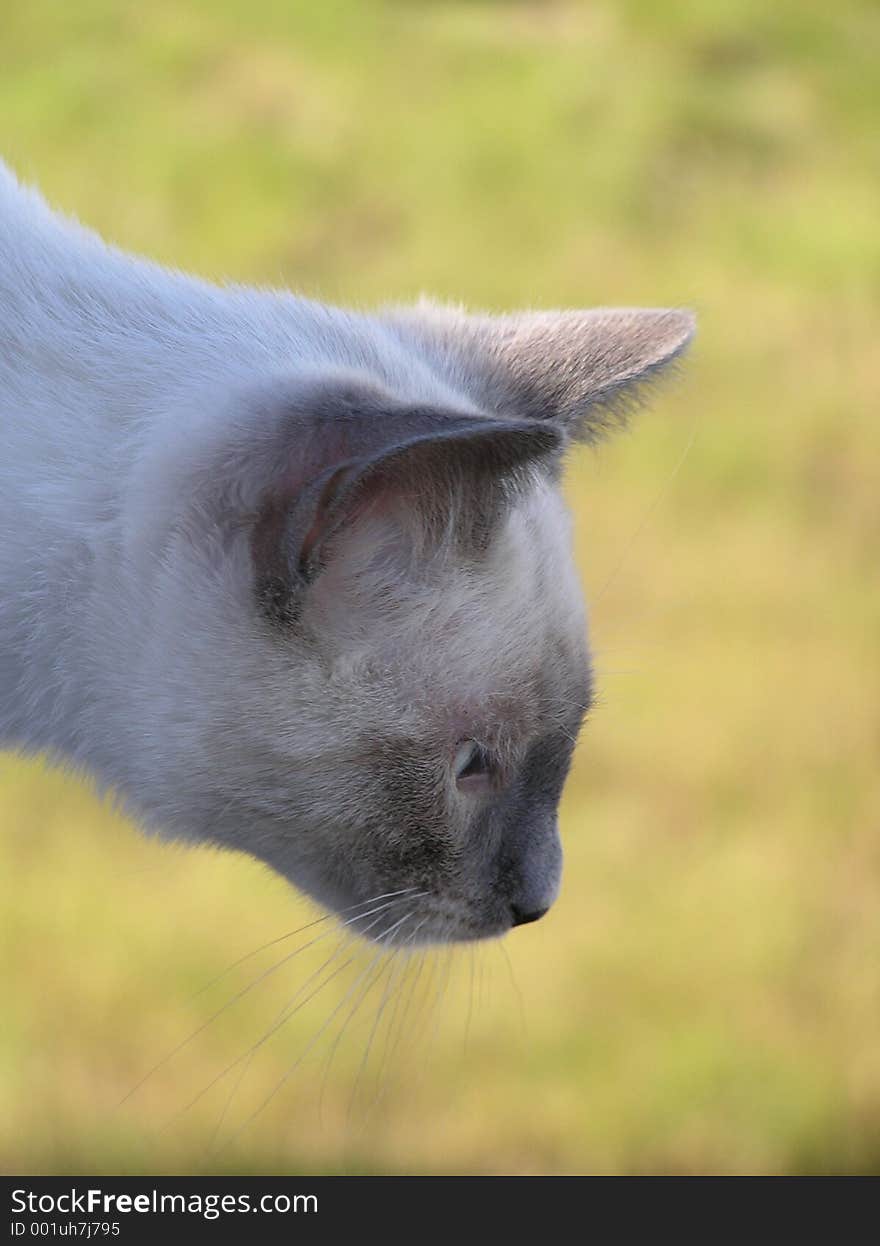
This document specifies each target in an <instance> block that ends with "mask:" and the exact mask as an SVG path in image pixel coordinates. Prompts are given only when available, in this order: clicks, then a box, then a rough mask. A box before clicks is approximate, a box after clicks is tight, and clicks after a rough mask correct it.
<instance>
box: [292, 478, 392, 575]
mask: <svg viewBox="0 0 880 1246" xmlns="http://www.w3.org/2000/svg"><path fill="white" fill-rule="evenodd" d="M359 470H360V465H359V464H356V463H354V464H352V463H350V464H348V465H346V466H344V467H340V468H338V469H337V471H335V472H334V473H333V474H332V476H330V478H329V479H328V480H327V482H326V484H325V485H324V487H323V489H322V490H321V496H320V497H319V499H318V503H317V506H316V507H315V516H314V519H313V520H312V523H311V525H310V526H309V530H308V532H307V533H306V535H305V537H304V539H303V543H302V558H303V561H305V562H307V561H308V560H309V559H310V558H311V556H312V554H313V553H314V552H315V551H316V550H317V547H318V546H319V545H320V543H321V541H322V540H323V539H324V538H325V537H326V536H327V531H326V528H327V522H328V519H329V517H330V512H331V509H332V505H333V499H334V498H335V497H336V496H337V495H338V494H339V493H340V492H341V491H342V490H344V489H345V488H346V486H347V485H349V484H350V483H351V481H352V480H353V479H354V478H355V477H356V476H357V473H358V471H359ZM394 502H395V491H394V487H393V485H391V484H390V482H389V481H388V480H386V479H384V478H383V476H382V473H381V472H376V473H374V474H373V475H372V476H370V477H369V478H368V479H367V480H366V481H364V482H363V483H362V484H361V485H360V487H359V488H358V489H357V490H356V491H355V494H354V496H353V497H352V498H351V499H349V501H348V502H347V503H346V505H345V511H344V515H342V516H339V517H337V521H338V522H337V526H341V527H346V528H347V527H349V526H350V525H352V524H354V523H357V521H358V520H359V519H362V518H363V517H364V516H365V515H367V514H368V513H369V514H370V515H372V516H374V517H376V518H387V517H388V516H390V515H391V514H392V512H393V510H394ZM340 520H341V522H339V521H340Z"/></svg>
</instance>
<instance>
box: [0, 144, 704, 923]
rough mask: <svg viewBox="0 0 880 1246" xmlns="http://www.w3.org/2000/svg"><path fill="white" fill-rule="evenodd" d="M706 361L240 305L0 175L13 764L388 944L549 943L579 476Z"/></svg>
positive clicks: (628, 325) (4, 628)
mask: <svg viewBox="0 0 880 1246" xmlns="http://www.w3.org/2000/svg"><path fill="white" fill-rule="evenodd" d="M693 331H694V321H693V317H692V315H691V314H690V313H688V312H686V311H680V310H638V309H618V310H613V309H598V310H590V311H563V312H526V313H521V314H516V315H498V316H493V315H477V314H468V313H466V312H464V311H462V310H459V309H455V308H449V307H442V306H437V305H435V304H433V303H430V302H427V301H422V302H420V303H417V304H415V305H413V306H410V307H388V308H383V309H380V310H378V311H376V312H375V313H372V314H365V313H356V312H353V311H344V310H340V309H337V308H335V307H329V306H325V305H323V304H321V303H318V302H312V301H308V300H306V299H303V298H298V297H295V296H293V295H291V294H289V293H284V292H275V291H266V290H256V289H250V288H243V287H240V286H226V287H218V286H214V285H210V284H208V283H206V282H203V281H200V280H197V279H195V278H191V277H189V276H185V275H183V274H181V273H179V272H174V271H168V270H166V269H164V268H162V267H160V266H158V265H156V264H153V263H150V262H147V261H145V260H142V259H137V258H134V257H131V256H128V255H126V254H124V253H122V252H121V251H119V250H117V249H116V248H114V247H112V246H109V245H107V244H105V243H104V242H103V241H102V240H101V239H100V238H98V237H97V236H96V235H95V234H93V233H91V232H89V231H87V230H86V229H84V228H82V227H81V226H79V225H78V224H76V223H74V222H73V221H71V220H69V219H67V218H65V217H62V216H61V215H58V214H56V213H55V212H54V211H52V210H51V209H50V208H49V207H48V206H47V204H46V202H45V201H44V199H43V198H42V197H41V196H40V195H39V193H38V192H36V191H35V190H33V189H29V188H26V187H24V186H23V185H21V184H20V183H19V182H18V181H17V179H16V178H15V176H14V175H13V174H12V173H11V171H9V170H8V169H7V168H6V167H5V166H4V165H2V163H0V741H2V743H3V745H4V746H5V747H7V748H14V749H17V750H19V751H23V752H26V753H33V752H45V753H48V754H49V755H50V756H52V757H53V758H55V759H56V760H58V761H60V762H62V763H63V764H66V765H69V766H72V767H74V768H76V769H78V770H80V771H84V772H86V773H88V774H89V775H90V776H91V777H92V778H93V779H94V780H95V781H96V782H97V783H98V785H99V787H100V788H101V789H102V790H107V789H109V790H111V791H112V792H113V793H115V795H116V796H117V798H118V799H119V800H120V801H121V803H122V804H123V806H124V808H125V809H126V810H127V811H128V812H129V813H130V814H131V815H132V816H133V817H134V818H135V819H136V820H137V821H138V822H139V823H140V824H141V825H142V826H143V827H144V828H145V829H147V830H152V831H154V832H157V833H159V834H161V835H163V836H168V837H176V838H179V839H184V840H190V841H201V842H208V843H212V844H215V845H220V846H222V847H225V848H231V849H236V850H239V851H243V852H246V853H250V854H251V855H253V856H254V857H256V858H258V859H260V860H262V861H263V862H265V863H267V864H268V865H269V866H270V867H272V868H273V869H274V870H276V871H278V872H279V873H280V874H282V875H283V876H284V877H285V878H287V879H288V880H290V882H291V883H293V884H294V885H295V886H296V887H297V888H299V889H301V890H302V891H304V892H306V893H307V894H309V895H310V896H311V897H313V898H314V899H315V900H317V901H318V902H319V903H320V904H321V905H323V906H325V908H327V909H329V910H331V911H332V912H335V913H337V914H343V913H352V912H354V913H355V914H356V915H357V914H358V913H360V914H365V913H370V912H377V913H378V914H379V917H377V918H376V919H374V920H373V921H372V922H371V923H370V924H369V926H366V925H365V926H364V927H363V928H362V929H363V932H364V933H365V934H367V932H369V933H368V934H367V937H368V938H371V939H375V940H378V941H380V942H381V941H383V940H384V941H385V942H387V943H388V944H396V945H400V944H402V943H409V944H416V943H418V944H425V943H437V942H446V941H458V940H475V939H482V938H487V937H493V936H498V935H502V934H504V933H505V932H506V931H508V930H509V929H510V928H511V927H513V926H516V925H520V924H524V923H526V922H529V921H532V920H534V919H536V918H538V917H540V916H541V915H542V914H543V913H545V912H546V911H547V909H548V908H549V907H550V906H551V904H552V903H553V901H554V899H555V897H556V894H557V891H558V887H559V881H560V871H561V859H562V858H561V848H560V841H559V834H558V829H557V817H556V811H557V805H558V802H559V797H560V793H561V791H562V787H563V784H564V781H565V778H566V774H567V771H568V768H569V764H570V760H571V755H572V750H573V747H574V743H575V740H576V738H577V735H578V731H579V728H580V725H581V722H582V720H583V718H584V716H585V714H586V712H587V710H588V709H589V706H590V703H591V700H592V696H593V692H592V677H591V671H590V660H589V650H588V644H587V632H586V623H585V612H584V606H583V601H582V595H581V591H580V588H579V584H578V579H577V576H576V573H575V570H574V567H573V562H572V554H571V534H570V524H569V519H568V514H567V511H566V508H565V506H564V504H563V502H562V499H561V496H560V476H561V472H562V467H563V461H564V458H565V456H566V454H567V453H568V451H569V450H570V448H571V447H572V446H573V445H575V444H576V443H578V442H594V441H596V440H597V439H598V438H599V437H601V436H602V435H603V434H605V433H606V432H608V431H609V430H611V429H612V428H614V427H616V426H618V425H619V424H621V423H622V422H623V417H624V416H625V414H626V412H627V411H628V409H629V407H630V406H631V405H632V403H633V400H634V399H638V398H639V397H641V396H643V393H644V387H645V384H646V382H650V381H652V380H653V379H654V378H656V377H657V376H658V375H659V374H660V373H662V372H663V371H664V370H666V369H667V368H668V367H669V365H670V364H672V363H673V361H675V360H676V359H677V358H678V357H679V356H680V355H681V353H682V351H683V350H684V349H685V347H686V346H687V344H688V342H689V341H690V339H691V337H692V334H693ZM387 897H404V898H406V899H407V904H406V906H405V907H406V912H405V913H404V914H403V916H400V913H401V912H402V908H397V909H396V908H395V901H394V899H393V898H392V899H387ZM410 901H411V902H410ZM395 914H397V915H396V916H395ZM380 919H381V920H380Z"/></svg>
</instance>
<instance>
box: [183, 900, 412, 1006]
mask: <svg viewBox="0 0 880 1246" xmlns="http://www.w3.org/2000/svg"><path fill="white" fill-rule="evenodd" d="M415 890H416V889H415V887H404V888H403V889H402V890H400V891H386V892H384V893H383V894H382V895H380V896H373V897H372V899H370V900H359V901H358V903H357V904H350V905H349V906H348V907H347V908H344V909H341V910H340V911H339V912H338V913H324V914H323V916H321V917H316V918H315V919H314V920H313V921H310V922H306V924H305V925H304V926H300V927H299V928H298V929H297V930H290V931H288V932H287V934H283V935H279V936H278V937H277V938H276V939H270V940H269V942H268V943H264V944H262V945H261V946H260V947H257V948H254V949H253V951H251V952H246V953H245V954H244V956H240V957H239V958H238V960H234V961H233V962H232V964H231V965H227V966H226V968H225V969H223V970H221V972H220V973H218V974H217V976H216V977H215V978H212V979H211V981H210V982H207V983H206V984H205V985H204V986H201V987H199V989H198V990H197V991H196V993H195V995H193V996H192V998H193V999H197V998H198V996H199V995H203V994H204V993H205V991H209V990H210V989H211V987H212V986H216V985H217V983H218V982H219V981H220V980H221V979H222V978H225V977H226V975H227V974H228V973H231V972H232V970H233V969H237V968H238V966H239V965H243V964H244V963H245V962H246V961H249V960H251V959H252V958H253V957H254V956H258V955H259V953H260V952H265V951H266V950H267V948H270V947H275V946H276V944H278V943H285V942H286V941H287V940H288V939H295V938H296V936H297V935H300V934H304V933H305V931H307V930H311V929H312V927H313V926H320V925H322V924H323V923H324V922H328V921H332V920H333V919H334V918H338V917H342V915H343V914H344V913H351V912H352V911H353V910H354V909H357V908H363V907H364V905H369V904H378V902H379V901H380V900H389V899H392V898H393V897H394V896H405V895H409V894H410V893H411V892H413V891H415ZM343 924H345V923H343Z"/></svg>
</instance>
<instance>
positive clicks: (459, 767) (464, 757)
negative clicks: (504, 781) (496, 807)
mask: <svg viewBox="0 0 880 1246" xmlns="http://www.w3.org/2000/svg"><path fill="white" fill-rule="evenodd" d="M452 772H453V774H454V775H455V784H456V787H457V788H458V790H459V791H460V792H469V793H478V792H488V791H490V790H491V789H492V788H494V787H497V785H498V770H497V767H496V766H495V765H494V764H493V761H492V758H491V756H490V755H489V753H488V751H487V750H486V749H485V748H483V746H482V745H481V744H478V743H477V741H476V740H463V741H462V743H461V744H460V745H459V746H458V751H457V753H456V754H455V760H454V761H453V763H452Z"/></svg>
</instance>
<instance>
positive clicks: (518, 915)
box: [510, 904, 547, 926]
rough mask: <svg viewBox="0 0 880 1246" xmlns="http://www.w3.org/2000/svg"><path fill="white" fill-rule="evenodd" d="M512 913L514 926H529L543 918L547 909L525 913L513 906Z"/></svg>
mask: <svg viewBox="0 0 880 1246" xmlns="http://www.w3.org/2000/svg"><path fill="white" fill-rule="evenodd" d="M510 911H511V913H512V914H513V924H514V926H527V925H528V923H529V922H536V921H537V920H538V918H539V917H543V916H544V914H545V913H546V912H547V909H532V911H531V912H529V913H524V912H523V910H522V909H520V908H517V906H516V905H515V904H512V905H511V906H510Z"/></svg>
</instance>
